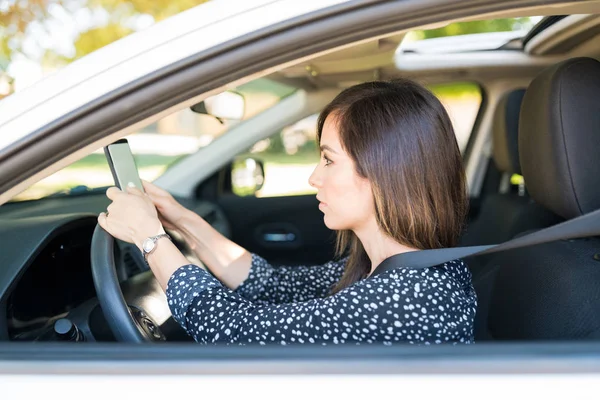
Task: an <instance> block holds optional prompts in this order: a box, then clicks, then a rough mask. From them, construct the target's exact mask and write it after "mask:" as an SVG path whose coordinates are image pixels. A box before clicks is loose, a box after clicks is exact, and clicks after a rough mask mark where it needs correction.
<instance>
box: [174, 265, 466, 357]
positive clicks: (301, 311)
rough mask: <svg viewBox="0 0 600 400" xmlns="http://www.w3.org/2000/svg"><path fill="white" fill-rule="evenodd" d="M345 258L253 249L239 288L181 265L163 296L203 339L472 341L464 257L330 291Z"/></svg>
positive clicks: (264, 341) (261, 341)
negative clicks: (281, 262) (314, 260)
mask: <svg viewBox="0 0 600 400" xmlns="http://www.w3.org/2000/svg"><path fill="white" fill-rule="evenodd" d="M345 264H346V260H345V259H344V260H341V261H332V262H328V263H326V264H323V265H318V266H290V267H285V266H279V267H274V266H272V265H270V264H269V263H268V262H267V261H266V260H264V259H263V258H261V257H259V256H257V255H255V254H253V255H252V265H251V268H250V272H249V276H248V278H247V279H246V280H245V281H244V282H243V283H242V284H241V285H240V286H239V287H238V288H237V289H236V290H231V289H229V288H227V287H225V286H224V285H223V284H222V283H221V282H220V281H219V280H217V279H216V278H214V277H213V276H212V275H210V274H209V273H208V272H207V271H205V270H203V269H202V268H199V267H198V266H195V265H185V266H183V267H181V268H179V269H178V270H177V271H175V272H174V273H173V275H172V276H171V278H170V279H169V282H168V286H167V299H168V302H169V307H170V308H171V312H172V314H173V317H174V318H175V320H177V322H179V323H180V324H181V325H182V326H183V327H184V328H185V329H186V330H187V332H188V333H189V334H190V335H191V336H192V337H193V338H194V339H195V340H196V341H197V342H200V343H217V342H220V343H239V344H267V343H279V344H296V343H317V344H338V343H355V344H358V343H382V344H386V345H389V344H392V343H395V342H404V343H414V344H437V343H472V342H473V321H474V317H475V309H476V305H477V298H476V295H475V291H474V289H473V286H472V283H471V273H470V271H469V269H468V268H467V266H466V264H465V263H464V262H463V261H461V260H456V261H450V262H447V263H445V264H443V265H440V266H436V267H431V268H426V269H420V270H413V269H396V270H392V271H387V272H384V273H382V274H379V275H377V276H374V277H372V278H370V279H365V280H361V281H359V282H357V283H355V284H353V285H351V286H349V287H348V288H346V289H344V290H341V291H339V292H338V293H336V294H334V295H329V293H330V291H331V288H332V286H333V285H334V284H335V283H336V282H337V281H338V280H339V279H340V277H341V276H342V272H343V271H344V267H345Z"/></svg>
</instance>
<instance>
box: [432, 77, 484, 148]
mask: <svg viewBox="0 0 600 400" xmlns="http://www.w3.org/2000/svg"><path fill="white" fill-rule="evenodd" d="M428 89H429V90H431V91H432V92H433V93H434V94H435V95H436V96H437V98H438V99H440V101H441V102H442V104H443V105H444V107H445V108H446V111H448V114H449V115H450V119H451V120H452V125H453V126H454V133H455V134H456V141H457V142H458V147H459V148H460V152H461V153H464V151H465V149H466V148H467V143H469V138H470V137H471V132H472V131H473V126H474V125H475V120H476V119H477V114H478V113H479V109H480V108H481V101H482V94H481V87H480V86H479V85H478V84H476V83H473V82H452V83H445V84H439V85H430V86H428Z"/></svg>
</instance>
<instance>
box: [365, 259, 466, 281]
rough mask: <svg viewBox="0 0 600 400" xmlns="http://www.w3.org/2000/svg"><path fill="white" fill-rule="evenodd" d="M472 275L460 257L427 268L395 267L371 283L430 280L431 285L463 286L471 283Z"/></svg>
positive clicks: (376, 277) (373, 279)
mask: <svg viewBox="0 0 600 400" xmlns="http://www.w3.org/2000/svg"><path fill="white" fill-rule="evenodd" d="M471 280H472V275H471V271H470V270H469V267H468V266H467V264H466V263H465V261H464V260H462V259H456V260H452V261H447V262H445V263H443V264H440V265H436V266H433V267H429V268H419V269H415V268H401V267H399V268H395V269H392V270H389V271H386V272H383V273H381V274H379V275H377V276H374V277H373V278H372V281H373V283H383V284H386V285H389V284H394V283H396V284H399V285H407V284H414V282H431V283H432V284H433V285H432V286H433V287H437V286H438V284H444V285H445V286H455V285H456V286H458V287H462V288H464V287H465V286H467V287H469V286H471V285H472V282H471Z"/></svg>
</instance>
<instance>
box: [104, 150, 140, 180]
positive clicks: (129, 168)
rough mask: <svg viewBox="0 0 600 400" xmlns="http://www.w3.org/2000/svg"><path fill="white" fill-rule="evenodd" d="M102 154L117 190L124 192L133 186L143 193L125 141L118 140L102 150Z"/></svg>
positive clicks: (133, 161)
mask: <svg viewBox="0 0 600 400" xmlns="http://www.w3.org/2000/svg"><path fill="white" fill-rule="evenodd" d="M104 154H106V159H107V160H108V165H109V166H110V172H112V175H113V178H114V180H115V184H116V185H117V187H118V188H119V189H121V190H125V189H126V188H127V186H129V185H131V184H133V185H134V186H135V187H137V188H138V189H140V190H141V191H142V192H143V191H144V186H143V185H142V180H141V179H140V175H139V174H138V169H137V166H136V164H135V159H134V158H133V154H132V153H131V148H130V147H129V142H128V141H127V139H120V140H117V141H116V142H114V143H111V144H109V145H108V146H106V147H105V148H104Z"/></svg>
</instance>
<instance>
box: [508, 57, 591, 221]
mask: <svg viewBox="0 0 600 400" xmlns="http://www.w3.org/2000/svg"><path fill="white" fill-rule="evenodd" d="M519 152H520V161H521V169H522V171H523V177H524V179H525V182H527V188H528V190H529V193H530V195H531V197H532V198H533V199H534V200H535V201H536V202H538V203H539V204H540V205H542V206H543V207H545V208H547V209H549V210H550V211H552V212H554V213H555V214H558V215H560V216H561V217H563V218H567V219H568V218H573V217H576V216H579V215H581V214H585V213H587V212H590V211H593V210H596V209H598V208H600V62H598V61H597V60H594V59H592V58H583V57H582V58H574V59H571V60H567V61H563V62H561V63H559V64H557V65H555V66H553V67H550V68H547V69H546V70H544V71H543V72H542V73H541V74H540V75H539V76H538V77H536V78H535V79H534V80H533V81H532V82H531V84H530V86H529V88H528V89H527V92H526V93H525V97H524V98H523V104H522V106H521V118H520V121H519Z"/></svg>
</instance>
